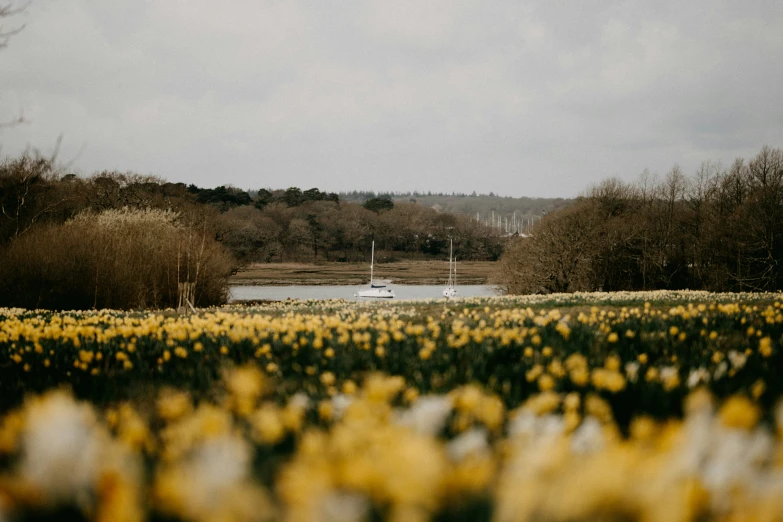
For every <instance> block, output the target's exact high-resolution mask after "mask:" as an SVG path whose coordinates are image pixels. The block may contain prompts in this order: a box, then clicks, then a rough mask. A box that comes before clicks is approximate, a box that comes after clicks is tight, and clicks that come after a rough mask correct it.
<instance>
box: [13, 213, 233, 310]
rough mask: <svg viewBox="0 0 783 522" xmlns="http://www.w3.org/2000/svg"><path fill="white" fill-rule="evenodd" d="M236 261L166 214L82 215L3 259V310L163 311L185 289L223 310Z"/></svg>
mask: <svg viewBox="0 0 783 522" xmlns="http://www.w3.org/2000/svg"><path fill="white" fill-rule="evenodd" d="M232 265H233V259H232V257H231V256H230V254H228V253H227V252H226V251H225V250H224V249H223V247H222V246H220V245H219V244H218V243H217V242H216V241H215V240H214V238H212V237H211V236H210V235H209V234H208V233H207V231H206V228H205V227H198V226H194V225H193V224H188V223H184V222H183V221H182V220H181V219H180V216H179V215H178V214H177V213H174V212H171V211H167V210H157V209H146V210H132V209H127V208H124V209H119V210H106V211H104V212H100V213H93V212H83V213H81V214H79V215H78V216H76V217H75V218H74V219H72V220H70V221H68V222H66V223H65V224H62V225H47V226H43V227H39V228H37V229H36V230H35V231H31V233H29V234H26V235H25V236H22V237H20V238H19V239H18V240H17V241H14V242H13V243H11V244H10V245H9V246H8V248H7V249H6V251H5V252H4V253H2V254H1V255H0V305H3V306H20V307H24V308H52V309H87V308H120V309H128V308H164V307H173V306H176V304H177V288H178V286H177V285H178V283H179V282H185V281H188V282H195V283H196V284H195V301H196V302H195V303H194V304H196V305H199V306H209V305H214V304H220V303H224V302H225V301H226V298H227V288H228V287H227V277H228V275H230V273H231V269H232Z"/></svg>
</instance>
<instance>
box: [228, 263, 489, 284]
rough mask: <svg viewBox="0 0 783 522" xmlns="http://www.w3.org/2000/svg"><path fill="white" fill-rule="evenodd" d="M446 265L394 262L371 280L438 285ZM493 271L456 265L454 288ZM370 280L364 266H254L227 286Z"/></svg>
mask: <svg viewBox="0 0 783 522" xmlns="http://www.w3.org/2000/svg"><path fill="white" fill-rule="evenodd" d="M448 270H449V269H448V262H447V261H446V262H444V261H397V262H394V263H381V264H376V265H375V278H376V279H378V280H388V281H390V282H392V283H396V284H401V285H438V284H443V283H445V282H446V280H447V279H448V276H449V272H448ZM496 270H497V263H495V262H492V261H464V262H463V261H460V262H459V263H458V264H457V284H462V285H486V284H491V283H492V281H493V278H494V275H495V271H496ZM369 279H370V267H369V265H368V264H367V263H325V264H319V265H315V264H305V263H254V264H251V265H248V266H247V267H245V268H243V269H242V270H240V271H239V272H237V273H236V275H234V276H232V277H231V279H230V281H229V283H230V284H231V285H266V286H282V285H360V284H362V283H367V282H368V281H369Z"/></svg>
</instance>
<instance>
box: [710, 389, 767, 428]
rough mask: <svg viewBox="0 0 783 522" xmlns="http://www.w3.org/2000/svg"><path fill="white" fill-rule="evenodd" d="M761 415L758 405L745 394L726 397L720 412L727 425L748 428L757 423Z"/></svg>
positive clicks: (721, 418)
mask: <svg viewBox="0 0 783 522" xmlns="http://www.w3.org/2000/svg"><path fill="white" fill-rule="evenodd" d="M760 415H761V413H760V412H759V408H758V406H756V405H755V404H754V403H753V402H752V401H751V400H750V399H748V398H747V397H745V396H743V395H732V396H731V397H729V398H728V399H726V400H725V401H724V403H723V405H722V406H721V408H720V411H719V412H718V416H719V418H720V420H721V422H722V423H723V424H724V425H725V426H728V427H730V428H742V429H746V430H749V429H751V428H753V427H754V426H755V425H756V423H757V422H758V420H759V417H760Z"/></svg>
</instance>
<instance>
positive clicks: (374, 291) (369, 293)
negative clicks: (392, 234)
mask: <svg viewBox="0 0 783 522" xmlns="http://www.w3.org/2000/svg"><path fill="white" fill-rule="evenodd" d="M374 265H375V241H373V242H372V254H371V257H370V286H369V288H363V289H361V290H359V291H358V292H357V293H356V294H354V295H355V297H369V298H373V299H391V298H393V297H394V290H392V289H391V288H388V287H387V286H386V285H384V284H381V283H376V282H375V281H373V266H374Z"/></svg>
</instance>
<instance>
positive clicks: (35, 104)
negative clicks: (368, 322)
mask: <svg viewBox="0 0 783 522" xmlns="http://www.w3.org/2000/svg"><path fill="white" fill-rule="evenodd" d="M0 24H2V25H3V26H4V27H5V29H6V30H7V29H10V28H13V27H16V26H17V25H19V24H26V26H25V28H24V30H23V31H22V32H20V33H19V34H17V35H16V36H14V37H13V38H11V39H10V41H9V42H8V46H7V47H6V48H4V49H2V50H0V122H2V121H8V120H11V119H13V118H15V117H18V116H19V115H20V114H23V116H24V119H25V123H24V124H22V125H16V126H13V127H10V128H9V127H6V128H2V129H0V146H2V150H1V151H0V154H2V155H3V156H7V155H15V154H18V153H21V152H22V151H24V150H25V149H37V150H40V151H41V152H43V153H51V152H52V151H53V150H54V147H55V144H56V143H57V141H58V137H62V141H61V145H60V148H59V152H58V159H59V160H60V161H61V162H62V163H64V164H65V165H66V166H67V168H68V170H69V171H70V172H75V173H78V174H80V175H90V174H92V173H94V172H96V171H101V170H116V171H122V172H126V171H132V172H136V173H140V174H151V175H156V176H160V177H162V178H164V179H166V180H169V181H173V182H185V183H194V184H196V185H198V186H202V187H215V186H219V185H225V184H230V185H233V186H236V187H239V188H243V189H258V188H264V187H266V188H273V189H275V188H286V187H290V186H298V187H300V188H302V189H307V188H311V187H317V188H319V189H321V190H327V191H350V190H373V191H415V190H418V191H432V192H447V193H451V192H464V193H471V192H473V191H476V192H478V193H489V192H494V193H496V194H500V195H504V196H515V197H519V196H531V197H573V196H576V195H578V194H579V193H581V192H582V191H583V190H584V189H585V188H586V187H587V186H589V185H591V184H595V183H597V182H599V181H600V180H602V179H605V178H607V177H617V178H620V179H622V180H627V181H634V180H636V179H637V178H638V177H639V175H640V174H641V172H642V171H643V170H645V169H649V171H650V172H652V173H659V174H661V175H663V174H665V173H666V172H667V171H668V170H670V169H671V168H672V166H673V165H675V164H678V165H679V166H680V167H682V169H683V170H684V171H685V172H686V173H692V172H694V171H695V170H696V169H697V168H698V166H699V165H700V164H701V162H702V161H705V160H711V161H715V162H720V163H722V164H723V165H729V164H730V163H731V162H732V161H733V160H734V159H735V158H737V157H743V158H750V157H752V156H754V155H755V154H756V153H758V151H759V150H760V149H761V147H762V146H764V145H769V146H772V147H783V100H781V87H780V86H781V85H783V60H782V58H783V31H781V27H783V2H781V1H780V0H774V1H767V0H747V1H743V2H738V1H722V0H688V1H682V0H677V1H673V0H656V1H654V2H650V1H647V0H638V1H633V0H630V1H600V0H578V1H577V0H574V1H549V0H546V1H545V0H542V1H521V0H508V1H506V0H493V1H491V2H488V1H486V0H464V1H462V0H365V1H350V0H340V1H337V0H285V1H282V0H274V1H266V0H232V1H231V2H214V1H213V0H212V1H207V0H111V1H106V0H32V3H31V5H30V6H29V7H28V8H27V9H26V11H25V12H24V13H23V14H21V15H18V16H15V17H13V18H12V19H6V20H0Z"/></svg>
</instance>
